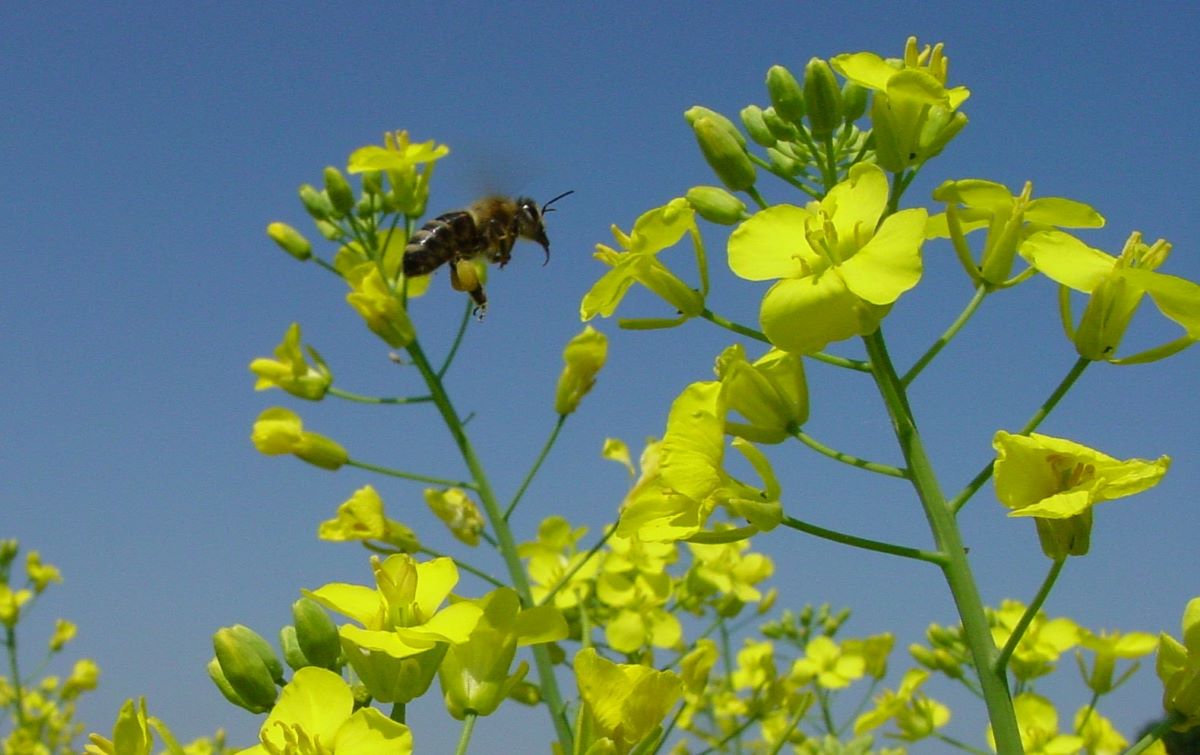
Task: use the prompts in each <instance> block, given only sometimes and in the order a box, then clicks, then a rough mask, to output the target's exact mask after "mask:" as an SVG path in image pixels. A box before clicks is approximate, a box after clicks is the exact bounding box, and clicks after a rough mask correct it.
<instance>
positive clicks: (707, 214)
mask: <svg viewBox="0 0 1200 755" xmlns="http://www.w3.org/2000/svg"><path fill="white" fill-rule="evenodd" d="M687 201H688V204H690V205H691V206H692V209H694V210H695V211H696V212H698V213H700V217H702V218H704V219H705V220H707V221H708V222H710V223H716V224H718V225H734V224H736V223H740V222H741V221H742V218H743V217H745V215H746V203H745V202H743V201H742V200H740V199H738V198H737V197H735V196H734V195H732V194H730V193H729V192H728V191H726V190H725V189H722V188H721V187H719V186H693V187H692V188H690V189H688V192H687Z"/></svg>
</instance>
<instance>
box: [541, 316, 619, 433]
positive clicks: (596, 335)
mask: <svg viewBox="0 0 1200 755" xmlns="http://www.w3.org/2000/svg"><path fill="white" fill-rule="evenodd" d="M607 357H608V339H607V338H605V336H604V334H603V333H601V332H600V331H598V330H596V329H595V328H593V327H592V326H591V325H588V326H587V327H586V328H584V329H583V332H582V333H580V334H579V335H577V336H575V337H574V338H572V339H571V340H570V341H569V342H568V343H567V346H566V348H565V349H563V362H564V363H565V366H564V367H563V371H562V374H561V375H559V377H558V387H557V389H556V390H555V392H554V411H556V412H557V413H559V414H571V413H572V412H574V411H575V410H576V409H577V408H579V402H580V401H582V400H583V397H584V396H586V395H587V394H588V392H589V391H591V390H592V386H593V385H595V384H596V375H597V374H598V373H599V372H600V368H601V367H603V366H604V361H605V360H606V359H607Z"/></svg>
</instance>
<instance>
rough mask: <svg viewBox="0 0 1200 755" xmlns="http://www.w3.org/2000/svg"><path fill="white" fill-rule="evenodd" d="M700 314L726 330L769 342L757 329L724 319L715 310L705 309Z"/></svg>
mask: <svg viewBox="0 0 1200 755" xmlns="http://www.w3.org/2000/svg"><path fill="white" fill-rule="evenodd" d="M700 316H701V317H703V318H704V319H705V320H708V321H709V322H711V323H713V324H714V325H720V326H721V327H722V328H725V329H726V330H732V331H733V332H734V333H737V334H738V335H740V336H746V337H747V338H753V339H754V340H756V341H762V342H763V343H770V341H769V340H767V337H766V336H765V335H763V334H762V333H760V332H759V331H757V330H755V329H754V328H748V327H746V326H745V325H739V324H738V323H736V322H732V321H730V320H726V319H725V318H724V317H721V316H720V315H718V314H717V313H716V312H713V311H712V310H710V309H705V310H704V311H703V312H701V313H700Z"/></svg>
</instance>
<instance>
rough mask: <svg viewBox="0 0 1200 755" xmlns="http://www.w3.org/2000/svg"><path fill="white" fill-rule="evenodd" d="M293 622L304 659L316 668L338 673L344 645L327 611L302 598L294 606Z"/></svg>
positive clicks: (312, 601)
mask: <svg viewBox="0 0 1200 755" xmlns="http://www.w3.org/2000/svg"><path fill="white" fill-rule="evenodd" d="M292 621H293V622H294V623H295V628H296V640H297V641H298V642H299V643H300V650H301V651H302V652H303V653H304V657H305V658H307V659H308V660H309V661H310V662H311V664H312V665H314V666H320V667H322V668H327V669H330V670H331V671H336V670H337V668H338V656H339V655H341V652H342V643H341V639H340V638H339V637H338V628H337V625H336V624H334V623H333V619H331V618H329V614H327V613H326V612H325V609H324V608H322V607H321V606H320V605H318V604H317V602H316V601H314V600H312V599H311V598H300V600H297V601H296V602H295V603H293V604H292Z"/></svg>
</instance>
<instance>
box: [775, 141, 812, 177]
mask: <svg viewBox="0 0 1200 755" xmlns="http://www.w3.org/2000/svg"><path fill="white" fill-rule="evenodd" d="M767 159H768V160H770V162H771V167H772V168H774V169H775V172H776V173H783V174H784V175H788V176H794V175H796V174H797V173H799V172H800V171H801V170H803V169H804V166H803V165H802V164H801V163H800V161H799V160H796V159H793V158H791V157H788V156H787V155H785V154H784V153H783V152H781V151H779V150H777V149H775V148H774V147H772V148H770V149H768V150H767Z"/></svg>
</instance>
